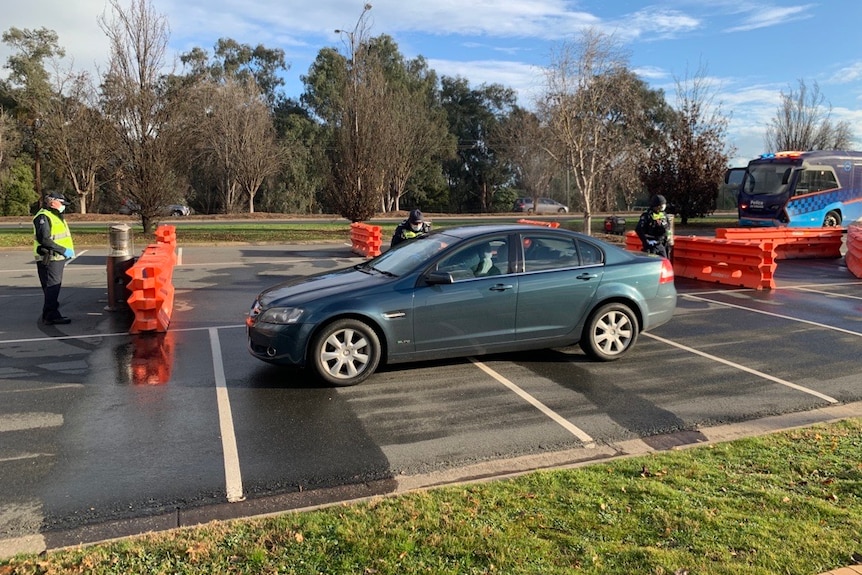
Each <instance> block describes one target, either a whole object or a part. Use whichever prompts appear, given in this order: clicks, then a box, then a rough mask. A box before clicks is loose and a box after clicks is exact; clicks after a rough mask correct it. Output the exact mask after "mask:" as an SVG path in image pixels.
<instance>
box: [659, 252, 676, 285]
mask: <svg viewBox="0 0 862 575" xmlns="http://www.w3.org/2000/svg"><path fill="white" fill-rule="evenodd" d="M672 281H673V264H672V263H670V260H669V259H667V258H662V260H661V275H660V276H659V278H658V283H659V284H666V283H671V282H672Z"/></svg>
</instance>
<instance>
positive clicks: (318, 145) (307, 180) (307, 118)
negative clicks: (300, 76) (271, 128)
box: [261, 100, 329, 214]
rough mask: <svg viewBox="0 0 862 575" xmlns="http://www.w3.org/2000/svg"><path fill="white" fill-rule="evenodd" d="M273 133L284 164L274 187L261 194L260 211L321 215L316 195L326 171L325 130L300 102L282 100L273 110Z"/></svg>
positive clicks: (324, 180)
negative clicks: (282, 153) (279, 144)
mask: <svg viewBox="0 0 862 575" xmlns="http://www.w3.org/2000/svg"><path fill="white" fill-rule="evenodd" d="M275 130H276V137H277V138H278V141H279V142H280V143H281V145H282V146H283V149H284V163H283V164H282V170H281V173H280V174H279V175H278V177H277V178H274V179H273V185H271V186H269V187H268V188H266V189H264V190H263V195H262V198H261V207H262V208H263V209H264V210H265V211H268V212H293V213H303V214H313V213H318V212H320V211H321V210H322V206H321V205H320V198H319V194H320V192H321V190H323V188H324V184H325V183H326V177H325V174H327V173H328V171H329V162H328V159H327V155H326V141H327V135H326V131H325V129H324V127H323V126H322V125H321V124H319V123H317V122H315V121H314V119H313V118H312V117H311V115H310V114H309V112H308V110H306V109H305V108H303V107H302V106H301V105H300V104H299V102H296V101H293V100H282V101H280V102H279V104H278V105H277V106H276V110H275Z"/></svg>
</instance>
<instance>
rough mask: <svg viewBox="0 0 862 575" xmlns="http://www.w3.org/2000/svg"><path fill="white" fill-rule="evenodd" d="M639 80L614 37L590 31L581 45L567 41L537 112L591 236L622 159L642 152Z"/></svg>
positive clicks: (550, 72) (549, 72)
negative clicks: (604, 191) (604, 190)
mask: <svg viewBox="0 0 862 575" xmlns="http://www.w3.org/2000/svg"><path fill="white" fill-rule="evenodd" d="M635 80H636V77H635V76H634V75H633V74H631V73H630V72H629V70H628V68H627V58H626V56H625V54H624V53H623V52H622V50H621V49H620V47H619V46H618V45H617V43H616V42H615V41H614V40H613V38H612V37H610V36H608V35H606V34H604V33H602V32H598V31H596V30H594V29H588V30H586V31H585V32H584V33H583V34H582V36H581V38H580V41H579V42H577V43H573V42H564V43H563V45H562V47H561V48H560V49H559V51H557V52H556V53H555V54H554V55H553V57H552V63H551V66H550V67H549V68H547V69H546V87H545V93H544V95H543V96H542V97H541V98H540V101H539V102H538V107H537V108H538V110H539V112H540V114H541V116H542V117H543V118H544V119H545V121H547V123H548V127H549V133H550V134H551V136H552V138H553V139H554V140H556V142H557V145H556V146H549V152H551V153H553V152H554V149H555V148H556V149H560V150H562V153H563V154H564V156H563V157H558V158H557V160H558V161H559V163H560V164H562V165H568V166H569V168H570V169H571V173H572V177H573V179H574V183H575V186H576V187H577V192H578V194H579V195H580V199H581V203H582V205H583V206H584V214H583V226H584V227H583V229H584V232H585V233H590V228H591V223H592V211H593V209H595V197H596V195H597V194H598V193H599V191H600V189H601V186H602V185H603V182H604V181H605V180H607V179H608V178H609V177H610V175H611V174H612V171H613V169H614V167H615V166H617V165H618V161H619V158H621V157H625V156H627V155H628V156H632V155H635V154H637V153H638V149H637V148H638V147H639V145H640V138H639V135H638V133H637V130H638V129H639V128H638V123H636V122H632V121H629V120H630V119H631V118H632V117H634V116H637V115H638V114H639V113H641V110H640V108H639V101H638V98H637V91H638V90H637V85H636V82H635Z"/></svg>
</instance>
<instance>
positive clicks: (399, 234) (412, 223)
mask: <svg viewBox="0 0 862 575" xmlns="http://www.w3.org/2000/svg"><path fill="white" fill-rule="evenodd" d="M430 231H431V224H429V223H428V222H426V221H425V218H423V217H422V212H420V211H419V210H413V211H412V212H410V215H409V216H407V219H406V220H404V221H403V222H401V223H400V224H398V227H397V228H395V233H394V234H392V242H391V243H390V244H389V245H390V247H393V248H394V247H395V246H397V245H398V244H400V243H401V242H403V241H406V240H412V239H415V238H418V237H420V236H424V235H425V234H427V233H428V232H430Z"/></svg>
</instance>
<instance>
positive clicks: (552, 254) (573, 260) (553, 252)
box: [522, 234, 579, 272]
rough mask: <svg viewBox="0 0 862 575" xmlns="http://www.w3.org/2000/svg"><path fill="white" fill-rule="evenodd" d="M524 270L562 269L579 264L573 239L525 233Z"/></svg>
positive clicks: (523, 241)
mask: <svg viewBox="0 0 862 575" xmlns="http://www.w3.org/2000/svg"><path fill="white" fill-rule="evenodd" d="M522 244H523V248H524V252H523V253H524V258H523V259H524V271H528V272H535V271H542V270H553V269H564V268H570V267H576V266H578V265H579V258H578V250H577V249H576V247H575V244H574V241H573V240H571V239H568V238H557V237H553V236H545V235H542V234H525V235H524V236H523V238H522Z"/></svg>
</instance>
